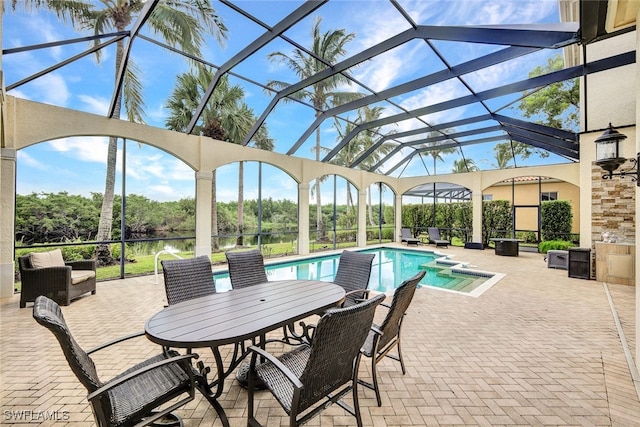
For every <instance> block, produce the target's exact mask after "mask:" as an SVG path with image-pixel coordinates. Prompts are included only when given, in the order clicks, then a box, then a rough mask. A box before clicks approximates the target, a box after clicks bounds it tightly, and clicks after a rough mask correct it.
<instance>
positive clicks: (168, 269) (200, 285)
mask: <svg viewBox="0 0 640 427" xmlns="http://www.w3.org/2000/svg"><path fill="white" fill-rule="evenodd" d="M160 264H162V274H163V275H164V288H165V291H166V293H167V303H168V304H169V305H172V304H177V303H179V302H182V301H187V300H190V299H192V298H198V297H203V296H205V295H210V294H213V293H215V292H216V287H215V284H214V282H213V273H212V271H211V261H210V260H209V257H208V256H206V255H202V256H199V257H195V258H187V259H170V260H162V261H160Z"/></svg>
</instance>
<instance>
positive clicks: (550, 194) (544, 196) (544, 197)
mask: <svg viewBox="0 0 640 427" xmlns="http://www.w3.org/2000/svg"><path fill="white" fill-rule="evenodd" d="M540 200H541V201H543V202H548V201H550V200H558V192H557V191H544V192H542V193H540Z"/></svg>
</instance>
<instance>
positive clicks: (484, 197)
mask: <svg viewBox="0 0 640 427" xmlns="http://www.w3.org/2000/svg"><path fill="white" fill-rule="evenodd" d="M482 200H483V201H491V200H493V194H483V195H482Z"/></svg>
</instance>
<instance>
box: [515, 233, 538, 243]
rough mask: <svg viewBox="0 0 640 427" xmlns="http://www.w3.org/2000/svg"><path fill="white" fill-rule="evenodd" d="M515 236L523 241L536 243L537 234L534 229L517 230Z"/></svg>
mask: <svg viewBox="0 0 640 427" xmlns="http://www.w3.org/2000/svg"><path fill="white" fill-rule="evenodd" d="M516 238H517V239H522V240H524V242H525V243H537V242H538V235H537V234H536V233H535V232H534V231H518V232H516Z"/></svg>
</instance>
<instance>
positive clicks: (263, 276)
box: [225, 249, 268, 289]
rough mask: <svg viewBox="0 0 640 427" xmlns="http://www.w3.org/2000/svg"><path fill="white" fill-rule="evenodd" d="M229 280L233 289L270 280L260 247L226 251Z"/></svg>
mask: <svg viewBox="0 0 640 427" xmlns="http://www.w3.org/2000/svg"><path fill="white" fill-rule="evenodd" d="M225 255H226V256H227V263H228V264H229V280H231V287H232V288H233V289H240V288H246V287H247V286H253V285H257V284H258V283H264V282H266V281H268V279H267V272H266V270H265V269H264V259H263V258H262V252H260V250H259V249H252V250H250V251H238V252H226V253H225Z"/></svg>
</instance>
